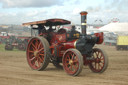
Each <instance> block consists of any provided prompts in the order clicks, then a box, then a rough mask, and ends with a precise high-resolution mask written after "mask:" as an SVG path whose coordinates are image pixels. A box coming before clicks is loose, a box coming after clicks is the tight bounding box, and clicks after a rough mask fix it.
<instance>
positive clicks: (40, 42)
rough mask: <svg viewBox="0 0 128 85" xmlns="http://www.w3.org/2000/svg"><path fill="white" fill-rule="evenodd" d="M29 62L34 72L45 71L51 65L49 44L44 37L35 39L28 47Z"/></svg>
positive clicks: (31, 40)
mask: <svg viewBox="0 0 128 85" xmlns="http://www.w3.org/2000/svg"><path fill="white" fill-rule="evenodd" d="M26 53H27V61H28V64H29V66H30V67H31V68H32V69H34V70H44V69H45V68H46V67H47V65H48V64H49V44H48V42H47V40H46V39H45V38H43V37H33V38H32V39H30V41H29V43H28V46H27V51H26Z"/></svg>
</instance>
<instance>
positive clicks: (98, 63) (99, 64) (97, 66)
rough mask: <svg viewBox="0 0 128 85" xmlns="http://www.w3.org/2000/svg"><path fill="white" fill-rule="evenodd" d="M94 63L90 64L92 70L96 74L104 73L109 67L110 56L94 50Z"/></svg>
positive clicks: (99, 50) (97, 49)
mask: <svg viewBox="0 0 128 85" xmlns="http://www.w3.org/2000/svg"><path fill="white" fill-rule="evenodd" d="M92 59H93V60H92V62H91V63H90V64H89V67H90V69H91V70H92V71H93V72H95V73H102V72H104V71H105V70H106V69H107V67H108V56H107V55H106V53H105V52H104V51H103V50H101V49H99V48H94V49H93V55H92Z"/></svg>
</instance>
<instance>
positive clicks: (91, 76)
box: [0, 45, 128, 85]
mask: <svg viewBox="0 0 128 85" xmlns="http://www.w3.org/2000/svg"><path fill="white" fill-rule="evenodd" d="M96 47H98V48H102V49H104V50H105V51H106V53H107V54H108V57H109V65H108V69H107V70H106V71H105V72H104V73H102V74H97V73H93V72H91V70H90V69H89V68H88V67H87V66H86V67H85V66H84V68H83V70H82V72H81V74H80V75H79V76H77V77H72V76H69V75H67V74H66V73H65V72H64V70H59V69H56V68H55V67H54V66H53V65H52V64H49V66H48V67H47V68H46V70H45V71H33V70H32V69H31V68H30V67H29V66H28V64H27V61H26V55H25V52H24V51H4V50H2V51H0V85H128V51H116V49H115V47H114V46H104V45H102V46H101V45H100V46H96Z"/></svg>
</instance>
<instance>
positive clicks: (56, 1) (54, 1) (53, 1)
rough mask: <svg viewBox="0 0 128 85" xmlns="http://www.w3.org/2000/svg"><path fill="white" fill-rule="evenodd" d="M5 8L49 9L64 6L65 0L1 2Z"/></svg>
mask: <svg viewBox="0 0 128 85" xmlns="http://www.w3.org/2000/svg"><path fill="white" fill-rule="evenodd" d="M0 2H1V3H2V7H3V8H27V7H49V6H53V5H62V3H63V0H0Z"/></svg>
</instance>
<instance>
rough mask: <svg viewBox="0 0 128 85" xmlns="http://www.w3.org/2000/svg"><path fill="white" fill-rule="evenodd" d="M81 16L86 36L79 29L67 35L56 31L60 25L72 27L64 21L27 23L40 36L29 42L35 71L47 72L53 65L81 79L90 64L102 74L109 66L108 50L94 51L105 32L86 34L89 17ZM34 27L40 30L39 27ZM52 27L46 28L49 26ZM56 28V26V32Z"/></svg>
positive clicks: (82, 13) (28, 50) (50, 20)
mask: <svg viewBox="0 0 128 85" xmlns="http://www.w3.org/2000/svg"><path fill="white" fill-rule="evenodd" d="M80 14H81V28H82V33H79V32H77V31H76V30H75V26H72V29H71V30H70V31H68V32H66V30H65V29H63V28H61V29H59V30H58V31H57V32H55V29H57V28H56V26H58V25H66V24H70V23H71V22H70V21H67V20H64V19H48V20H43V21H36V22H29V23H23V25H30V26H31V27H32V29H37V30H38V34H39V36H38V37H32V38H31V39H30V40H29V43H28V46H27V50H26V54H27V61H28V64H29V66H30V67H31V68H32V69H34V70H38V71H40V70H44V69H45V68H46V67H47V66H48V64H49V62H51V63H53V65H54V66H56V67H57V68H61V67H62V65H61V63H62V64H63V69H64V70H65V72H66V73H67V74H69V75H72V76H77V75H78V74H79V73H80V72H81V71H82V68H83V65H89V67H90V69H91V70H92V71H93V72H96V73H102V72H104V71H105V70H106V68H107V66H108V58H107V56H106V54H105V53H104V51H102V50H101V49H99V48H93V47H94V45H95V44H101V43H102V42H103V33H102V32H101V33H96V34H94V35H87V34H86V15H87V12H85V11H83V12H81V13H80ZM34 25H37V26H38V27H37V28H35V27H34ZM46 26H47V27H49V28H47V29H46V28H45V27H46ZM53 27H55V28H54V29H53Z"/></svg>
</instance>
